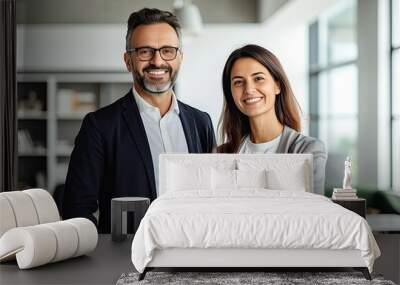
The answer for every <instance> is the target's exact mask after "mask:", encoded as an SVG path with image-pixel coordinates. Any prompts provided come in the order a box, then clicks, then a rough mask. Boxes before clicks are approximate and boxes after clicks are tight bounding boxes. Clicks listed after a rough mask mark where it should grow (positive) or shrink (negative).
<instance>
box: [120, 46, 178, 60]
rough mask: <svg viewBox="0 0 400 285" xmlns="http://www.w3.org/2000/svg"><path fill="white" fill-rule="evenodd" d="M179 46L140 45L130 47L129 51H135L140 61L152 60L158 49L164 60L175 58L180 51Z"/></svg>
mask: <svg viewBox="0 0 400 285" xmlns="http://www.w3.org/2000/svg"><path fill="white" fill-rule="evenodd" d="M178 50H179V48H177V47H170V46H164V47H161V48H152V47H138V48H131V49H128V50H127V52H135V53H136V56H137V57H138V59H139V60H140V61H148V60H152V59H153V57H154V54H155V53H156V51H158V52H159V53H160V56H161V58H162V59H163V60H166V61H169V60H174V59H175V58H176V55H177V53H178Z"/></svg>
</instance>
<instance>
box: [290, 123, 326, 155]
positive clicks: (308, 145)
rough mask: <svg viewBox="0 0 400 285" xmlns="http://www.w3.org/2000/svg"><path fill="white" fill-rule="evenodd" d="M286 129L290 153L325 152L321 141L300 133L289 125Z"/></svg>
mask: <svg viewBox="0 0 400 285" xmlns="http://www.w3.org/2000/svg"><path fill="white" fill-rule="evenodd" d="M285 129H286V136H285V137H286V140H287V143H288V144H289V148H290V150H291V151H289V152H292V153H314V152H324V153H325V152H326V151H325V144H324V142H323V141H321V140H319V139H317V138H314V137H311V136H306V135H304V134H301V133H299V132H297V131H295V130H293V129H291V128H289V127H285Z"/></svg>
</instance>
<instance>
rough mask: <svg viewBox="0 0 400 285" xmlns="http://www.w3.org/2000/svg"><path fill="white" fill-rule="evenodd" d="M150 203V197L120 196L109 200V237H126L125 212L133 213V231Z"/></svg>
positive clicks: (123, 238)
mask: <svg viewBox="0 0 400 285" xmlns="http://www.w3.org/2000/svg"><path fill="white" fill-rule="evenodd" d="M149 205H150V199H148V198H143V197H120V198H113V199H112V200H111V238H112V240H113V241H124V240H125V239H126V228H127V225H126V221H127V219H126V212H132V213H133V215H134V228H133V229H134V233H135V232H136V230H137V229H138V227H139V224H140V221H141V220H142V218H143V217H144V215H145V214H146V211H147V209H148V208H149Z"/></svg>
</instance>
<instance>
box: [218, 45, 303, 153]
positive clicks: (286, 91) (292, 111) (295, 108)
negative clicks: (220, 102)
mask: <svg viewBox="0 0 400 285" xmlns="http://www.w3.org/2000/svg"><path fill="white" fill-rule="evenodd" d="M239 58H253V59H255V60H257V61H258V62H259V63H261V64H262V65H263V66H265V68H267V69H268V71H269V73H271V75H272V77H273V78H274V80H275V82H276V83H277V84H278V86H279V88H280V90H281V92H280V94H279V95H278V96H276V99H275V113H276V116H277V118H278V121H279V122H280V123H281V124H282V125H286V126H288V127H290V128H292V129H294V130H296V131H300V120H301V119H300V107H299V104H298V103H297V100H296V98H295V97H294V94H293V91H292V88H291V87H290V83H289V80H288V78H287V76H286V74H285V71H284V70H283V67H282V65H281V63H280V62H279V60H278V58H277V57H276V56H275V55H273V54H272V53H271V52H270V51H269V50H267V49H265V48H263V47H260V46H257V45H246V46H244V47H242V48H239V49H237V50H235V51H233V52H232V53H231V55H230V56H229V57H228V60H227V61H226V63H225V67H224V71H223V73H222V88H223V91H224V106H223V112H222V114H221V118H220V120H219V123H218V129H219V130H220V134H221V139H222V142H223V143H224V144H223V145H221V146H219V147H218V149H217V151H218V152H228V153H235V152H237V151H238V149H239V146H240V144H241V143H242V141H243V138H244V137H245V136H247V135H248V134H249V133H250V124H249V118H248V117H247V116H246V115H245V114H243V113H242V112H240V110H239V109H238V108H237V107H236V104H235V102H234V101H233V97H232V92H231V71H232V67H233V64H234V63H235V62H236V60H238V59H239Z"/></svg>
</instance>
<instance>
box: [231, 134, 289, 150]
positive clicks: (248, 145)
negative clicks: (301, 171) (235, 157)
mask: <svg viewBox="0 0 400 285" xmlns="http://www.w3.org/2000/svg"><path fill="white" fill-rule="evenodd" d="M281 136H282V133H281V134H280V135H279V136H277V137H276V138H274V139H273V140H271V141H268V142H265V143H253V142H252V141H251V139H250V136H247V137H246V138H245V139H244V140H243V142H242V144H241V145H240V147H239V151H238V153H248V154H257V153H276V150H277V149H278V146H279V141H280V140H281Z"/></svg>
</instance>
